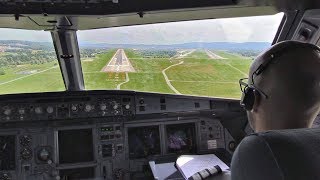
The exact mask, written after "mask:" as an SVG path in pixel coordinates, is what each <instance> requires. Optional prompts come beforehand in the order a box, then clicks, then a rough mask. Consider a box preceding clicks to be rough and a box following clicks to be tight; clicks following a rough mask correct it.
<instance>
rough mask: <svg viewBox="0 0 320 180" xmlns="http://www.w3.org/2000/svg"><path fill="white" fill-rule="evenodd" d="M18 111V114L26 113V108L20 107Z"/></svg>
mask: <svg viewBox="0 0 320 180" xmlns="http://www.w3.org/2000/svg"><path fill="white" fill-rule="evenodd" d="M18 112H19V114H20V115H23V114H25V113H26V110H25V109H23V108H20V109H19V110H18Z"/></svg>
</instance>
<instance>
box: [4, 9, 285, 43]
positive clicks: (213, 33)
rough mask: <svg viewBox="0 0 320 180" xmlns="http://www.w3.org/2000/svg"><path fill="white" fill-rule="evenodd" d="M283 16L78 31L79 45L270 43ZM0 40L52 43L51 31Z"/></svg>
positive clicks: (9, 33) (10, 33) (7, 33)
mask: <svg viewBox="0 0 320 180" xmlns="http://www.w3.org/2000/svg"><path fill="white" fill-rule="evenodd" d="M282 17H283V14H282V13H279V14H276V15H271V16H256V17H241V18H227V19H208V20H197V21H183V22H172V23H160V24H149V25H138V26H126V27H115V28H105V29H95V30H84V31H78V32H77V34H78V41H79V43H80V44H81V43H109V44H157V45H160V44H180V43H187V42H272V40H273V38H274V36H275V34H276V31H277V29H278V27H279V24H280V22H281V20H282ZM0 34H1V36H0V40H26V41H40V42H51V41H52V40H51V36H50V32H47V31H31V30H18V29H15V30H12V29H0Z"/></svg>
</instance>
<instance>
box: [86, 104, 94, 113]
mask: <svg viewBox="0 0 320 180" xmlns="http://www.w3.org/2000/svg"><path fill="white" fill-rule="evenodd" d="M92 109H93V108H92V106H91V105H90V104H86V106H85V107H84V110H85V111H86V112H90V111H91V110H92Z"/></svg>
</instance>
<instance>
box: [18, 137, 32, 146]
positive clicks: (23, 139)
mask: <svg viewBox="0 0 320 180" xmlns="http://www.w3.org/2000/svg"><path fill="white" fill-rule="evenodd" d="M30 142H31V137H30V136H26V135H25V136H21V138H20V144H21V145H22V146H28V145H29V144H30Z"/></svg>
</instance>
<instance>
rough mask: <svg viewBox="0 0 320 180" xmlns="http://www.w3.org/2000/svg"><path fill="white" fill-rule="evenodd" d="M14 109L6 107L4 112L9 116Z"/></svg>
mask: <svg viewBox="0 0 320 180" xmlns="http://www.w3.org/2000/svg"><path fill="white" fill-rule="evenodd" d="M11 112H12V110H11V109H10V108H6V109H5V110H4V111H3V114H5V115H7V116H9V115H10V114H11Z"/></svg>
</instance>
